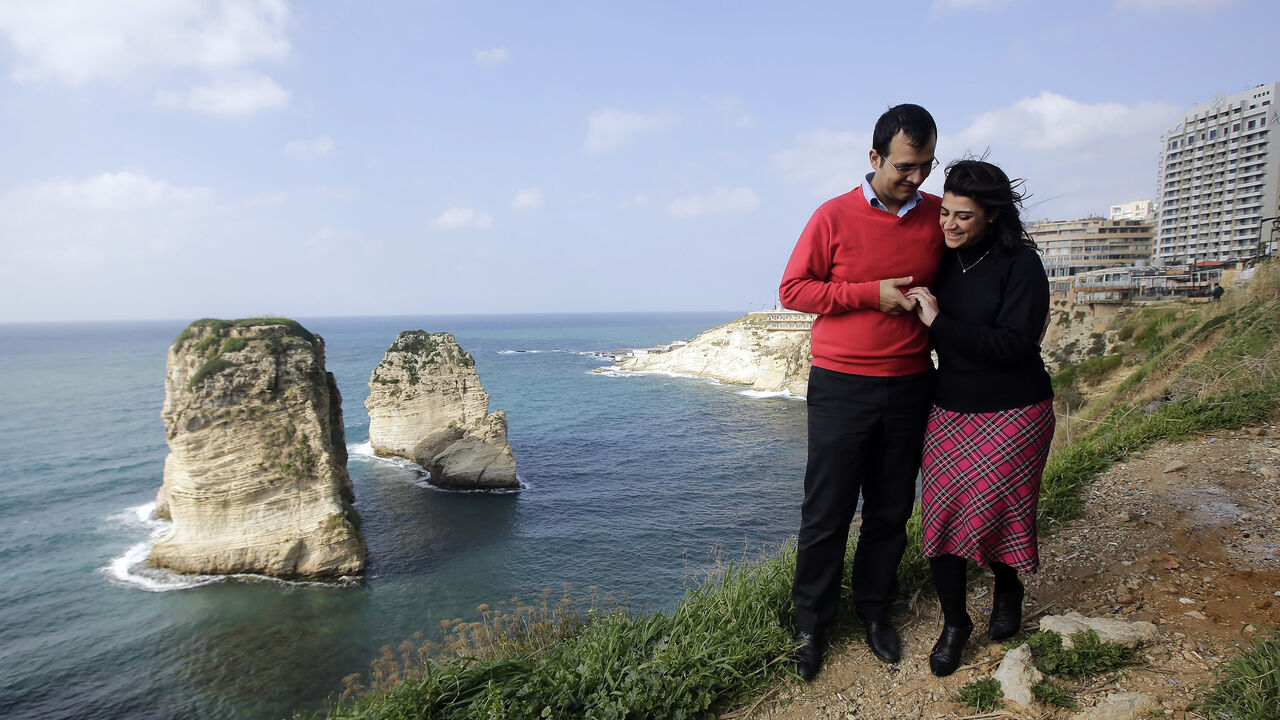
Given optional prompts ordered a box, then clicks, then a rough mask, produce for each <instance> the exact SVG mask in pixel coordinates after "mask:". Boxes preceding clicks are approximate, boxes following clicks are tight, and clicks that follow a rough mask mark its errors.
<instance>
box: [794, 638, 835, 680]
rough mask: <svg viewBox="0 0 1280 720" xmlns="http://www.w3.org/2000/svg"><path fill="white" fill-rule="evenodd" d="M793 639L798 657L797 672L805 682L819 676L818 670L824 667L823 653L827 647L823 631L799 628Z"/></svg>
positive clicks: (796, 656) (795, 653)
mask: <svg viewBox="0 0 1280 720" xmlns="http://www.w3.org/2000/svg"><path fill="white" fill-rule="evenodd" d="M791 639H792V641H793V642H794V647H795V650H793V651H792V652H793V653H794V655H795V658H796V674H798V675H799V676H800V677H801V678H802V679H803V680H804V681H805V682H809V681H810V680H812V679H814V678H816V677H818V671H819V670H821V669H822V655H823V653H825V652H826V649H827V643H826V642H825V641H824V640H823V637H822V631H821V630H814V631H813V632H806V631H804V630H797V631H796V634H795V635H794V636H793V637H792V638H791Z"/></svg>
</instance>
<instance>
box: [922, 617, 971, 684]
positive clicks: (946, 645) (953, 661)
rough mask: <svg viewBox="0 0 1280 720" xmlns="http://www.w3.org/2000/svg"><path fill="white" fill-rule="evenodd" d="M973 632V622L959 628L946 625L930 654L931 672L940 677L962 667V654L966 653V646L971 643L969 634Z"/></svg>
mask: <svg viewBox="0 0 1280 720" xmlns="http://www.w3.org/2000/svg"><path fill="white" fill-rule="evenodd" d="M972 632H973V623H972V622H970V623H969V624H968V625H959V626H956V625H944V626H943V628H942V635H941V636H940V637H939V638H938V642H936V643H934V645H933V651H932V652H930V653H929V671H930V672H932V673H933V674H934V675H937V676H938V677H943V676H945V675H950V674H951V673H953V672H955V671H956V668H958V667H960V654H961V653H963V652H964V644H965V643H967V642H969V634H970V633H972Z"/></svg>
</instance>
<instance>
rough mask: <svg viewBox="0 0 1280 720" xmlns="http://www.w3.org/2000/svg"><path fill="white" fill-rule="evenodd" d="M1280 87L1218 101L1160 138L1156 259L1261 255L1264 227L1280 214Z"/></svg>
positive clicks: (1171, 261) (1172, 261) (1274, 85)
mask: <svg viewBox="0 0 1280 720" xmlns="http://www.w3.org/2000/svg"><path fill="white" fill-rule="evenodd" d="M1278 91H1280V83H1270V84H1267V85H1259V86H1257V87H1255V88H1253V89H1252V90H1246V91H1245V92H1242V93H1237V94H1235V95H1230V96H1223V95H1220V96H1219V97H1217V98H1215V99H1214V100H1213V101H1212V102H1210V103H1206V104H1204V105H1200V106H1198V107H1195V108H1192V109H1191V110H1189V111H1188V112H1187V114H1186V116H1185V117H1183V118H1182V120H1181V121H1179V122H1178V124H1177V125H1174V126H1173V127H1171V128H1169V130H1168V131H1166V132H1165V134H1164V135H1163V136H1162V138H1161V139H1162V140H1163V142H1164V149H1163V150H1162V151H1161V155H1160V171H1159V178H1160V180H1159V186H1158V188H1157V190H1158V198H1157V201H1158V204H1159V208H1160V210H1159V213H1158V218H1159V224H1158V230H1157V232H1156V240H1155V255H1154V259H1155V261H1156V262H1157V263H1160V264H1180V263H1184V262H1190V261H1200V260H1232V259H1238V258H1246V257H1252V256H1254V255H1256V254H1257V252H1258V244H1259V240H1260V239H1262V240H1266V239H1267V238H1265V237H1262V236H1260V234H1259V233H1260V232H1262V228H1261V221H1262V219H1263V218H1264V217H1272V216H1275V215H1280V195H1278V191H1280V148H1277V146H1276V143H1274V142H1271V133H1272V132H1274V131H1275V126H1276V124H1277V123H1278V122H1280V114H1278V113H1277V110H1278V109H1280V106H1277V105H1276V104H1275V100H1276V99H1277V92H1278Z"/></svg>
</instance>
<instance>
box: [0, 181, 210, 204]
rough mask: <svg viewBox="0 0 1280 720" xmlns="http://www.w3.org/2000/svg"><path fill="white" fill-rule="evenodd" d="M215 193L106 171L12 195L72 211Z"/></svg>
mask: <svg viewBox="0 0 1280 720" xmlns="http://www.w3.org/2000/svg"><path fill="white" fill-rule="evenodd" d="M211 195H212V193H211V192H210V191H209V190H207V189H205V188H199V187H180V186H177V185H173V184H170V183H168V182H165V181H163V180H157V179H155V178H152V177H148V176H147V175H143V174H141V173H136V172H128V171H126V172H118V173H102V174H100V175H96V176H94V177H91V178H88V179H85V180H66V179H60V180H49V181H46V182H42V183H37V184H35V185H31V186H28V187H27V188H25V189H22V190H20V191H18V193H16V195H14V196H11V197H19V198H22V202H24V203H26V204H28V206H29V207H35V208H50V209H52V208H59V209H62V210H70V211H93V212H99V211H100V212H132V211H136V210H145V209H147V208H154V207H158V206H164V205H189V204H192V203H199V202H203V201H204V200H207V199H208V198H210V197H211Z"/></svg>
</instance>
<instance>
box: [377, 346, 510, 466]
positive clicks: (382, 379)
mask: <svg viewBox="0 0 1280 720" xmlns="http://www.w3.org/2000/svg"><path fill="white" fill-rule="evenodd" d="M475 366H476V364H475V360H474V359H473V358H472V357H471V355H470V354H469V353H467V352H466V351H465V350H463V349H462V348H461V347H459V346H458V343H457V341H456V340H455V339H454V337H453V336H452V335H450V334H449V333H443V332H441V333H427V332H424V331H422V330H410V331H406V332H402V333H400V335H399V336H397V337H396V340H395V342H394V343H393V344H392V345H391V347H390V348H389V349H388V350H387V352H386V355H385V356H384V357H383V359H382V362H381V363H379V364H378V367H376V368H374V370H373V374H372V375H371V376H370V377H369V397H368V398H367V399H366V400H365V407H366V408H368V409H369V443H370V445H371V446H372V447H373V450H374V452H377V453H381V454H384V455H397V456H399V457H404V458H408V459H410V460H413V461H414V462H416V463H418V464H419V465H421V466H422V467H423V468H425V469H426V470H427V471H428V472H429V473H430V474H431V478H430V482H431V484H433V485H436V486H437V487H443V488H449V489H516V488H519V487H520V485H519V482H518V481H517V480H516V461H515V456H514V455H513V454H512V452H511V445H510V444H509V443H508V442H507V416H506V413H505V412H503V411H501V410H499V411H497V412H494V413H489V395H488V393H486V392H485V391H484V388H483V387H482V386H481V384H480V377H479V375H477V374H476V367H475Z"/></svg>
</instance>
